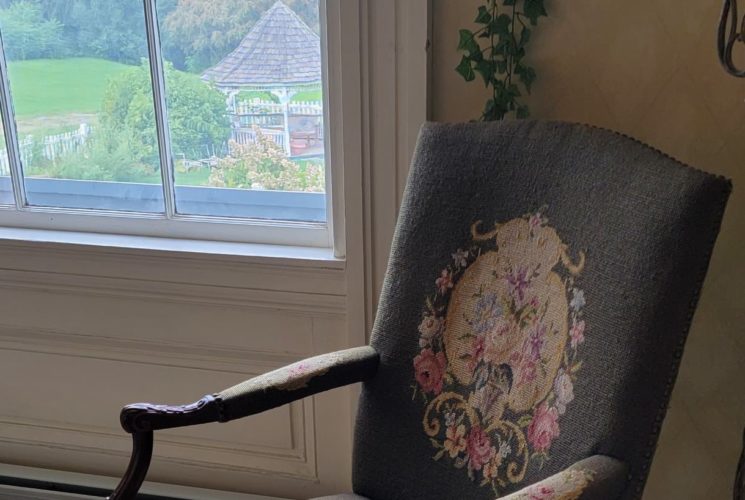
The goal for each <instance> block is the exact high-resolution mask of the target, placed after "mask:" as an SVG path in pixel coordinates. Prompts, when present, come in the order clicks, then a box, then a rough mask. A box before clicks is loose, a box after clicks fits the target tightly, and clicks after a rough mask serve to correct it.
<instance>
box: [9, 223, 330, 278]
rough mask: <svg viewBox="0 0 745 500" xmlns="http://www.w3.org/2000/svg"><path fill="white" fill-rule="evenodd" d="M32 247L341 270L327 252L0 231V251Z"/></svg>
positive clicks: (51, 232)
mask: <svg viewBox="0 0 745 500" xmlns="http://www.w3.org/2000/svg"><path fill="white" fill-rule="evenodd" d="M10 247H34V248H37V249H41V248H48V249H49V250H51V251H54V250H80V251H82V252H85V253H87V252H95V253H96V254H99V255H100V254H112V253H113V254H121V255H122V256H124V255H133V256H134V255H142V256H156V257H157V256H167V255H170V256H173V257H185V258H197V259H213V260H219V261H226V260H229V261H234V262H240V263H242V264H259V265H261V264H265V265H273V266H288V267H300V268H322V269H337V270H338V269H344V267H345V261H344V259H339V258H337V257H335V256H334V252H333V250H332V249H331V248H318V247H304V246H290V245H268V244H256V243H234V242H225V241H206V240H191V239H177V238H158V237H152V236H132V235H118V234H102V233H89V232H75V231H54V230H47V229H27V228H13V227H0V249H2V248H10Z"/></svg>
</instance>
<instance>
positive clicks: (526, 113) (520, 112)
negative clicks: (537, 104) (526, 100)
mask: <svg viewBox="0 0 745 500" xmlns="http://www.w3.org/2000/svg"><path fill="white" fill-rule="evenodd" d="M515 117H517V119H518V120H524V119H526V118H530V109H528V107H527V106H526V105H525V104H521V105H520V106H518V107H517V111H515Z"/></svg>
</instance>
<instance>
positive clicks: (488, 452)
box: [467, 425, 497, 470]
mask: <svg viewBox="0 0 745 500" xmlns="http://www.w3.org/2000/svg"><path fill="white" fill-rule="evenodd" d="M467 448H468V468H469V469H471V470H481V468H482V467H483V466H484V465H485V464H486V463H487V462H489V460H491V459H492V457H494V455H495V454H496V453H497V450H496V449H495V448H494V446H492V444H491V440H490V439H489V435H488V434H487V433H486V432H484V430H483V429H482V428H481V427H479V426H478V425H475V426H473V427H472V428H471V432H469V433H468V443H467Z"/></svg>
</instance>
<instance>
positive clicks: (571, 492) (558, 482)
mask: <svg viewBox="0 0 745 500" xmlns="http://www.w3.org/2000/svg"><path fill="white" fill-rule="evenodd" d="M627 474H628V468H627V467H626V464H624V463H623V462H620V461H619V460H616V459H615V458H611V457H606V456H603V455H595V456H592V457H590V458H586V459H584V460H581V461H579V462H577V463H576V464H574V465H572V466H571V467H569V468H568V469H564V470H563V471H561V472H559V473H558V474H554V475H553V476H551V477H548V478H546V479H544V480H543V481H540V482H538V483H535V484H532V485H530V486H528V487H527V488H523V489H522V490H520V491H516V492H515V493H512V494H511V495H507V496H505V497H502V499H501V500H559V499H581V500H613V499H615V498H619V497H620V496H621V494H622V493H623V491H624V490H625V489H626V484H627Z"/></svg>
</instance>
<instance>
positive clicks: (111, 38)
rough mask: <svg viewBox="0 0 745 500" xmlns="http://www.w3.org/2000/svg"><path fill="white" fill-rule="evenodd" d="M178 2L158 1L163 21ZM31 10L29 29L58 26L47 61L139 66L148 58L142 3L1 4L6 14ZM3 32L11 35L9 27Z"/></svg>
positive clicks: (29, 0)
mask: <svg viewBox="0 0 745 500" xmlns="http://www.w3.org/2000/svg"><path fill="white" fill-rule="evenodd" d="M177 1H178V0H159V1H158V14H159V16H160V17H161V19H164V18H165V17H166V16H168V14H170V12H171V11H172V10H173V9H174V8H175V7H176V4H177ZM28 6H31V8H32V9H33V11H34V15H35V18H34V19H33V22H27V23H26V25H28V26H31V27H35V28H40V29H42V31H44V27H45V25H46V28H47V30H46V31H49V30H48V28H49V27H50V26H52V24H51V23H56V25H57V26H58V28H56V29H55V30H54V33H53V35H54V37H53V39H52V40H51V41H52V42H53V43H52V45H50V47H53V48H54V50H53V51H47V52H48V53H45V54H44V57H69V56H80V57H100V58H105V59H109V60H113V61H117V62H121V63H128V64H139V62H140V59H141V58H143V57H147V55H148V52H147V36H146V34H145V22H144V10H143V4H142V0H65V1H64V2H62V1H60V0H0V9H3V10H7V9H13V10H28V9H29V7H28ZM2 28H3V30H4V32H7V31H8V29H7V28H6V26H5V23H3V26H2ZM32 35H33V36H32V37H30V38H31V39H32V40H38V39H39V38H38V36H36V33H35V32H32ZM7 37H8V35H6V38H7ZM47 38H49V37H47ZM41 40H44V38H42V39H41ZM31 57H39V56H38V55H33V56H31Z"/></svg>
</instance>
